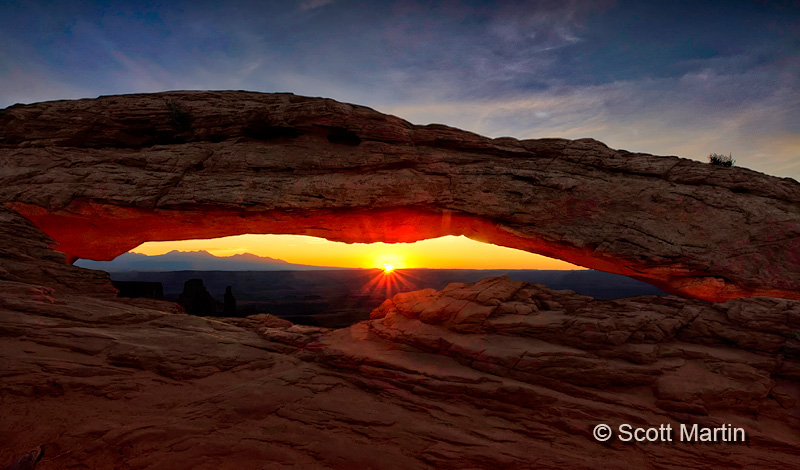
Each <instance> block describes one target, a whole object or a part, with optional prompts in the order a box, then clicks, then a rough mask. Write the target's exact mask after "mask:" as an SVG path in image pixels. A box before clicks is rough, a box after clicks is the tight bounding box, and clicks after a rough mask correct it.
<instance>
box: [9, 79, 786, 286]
mask: <svg viewBox="0 0 800 470" xmlns="http://www.w3.org/2000/svg"><path fill="white" fill-rule="evenodd" d="M0 202H2V203H3V204H4V205H5V206H6V207H9V208H12V209H14V210H16V211H17V212H19V213H20V214H22V215H24V216H25V217H27V218H28V219H30V220H31V221H32V222H33V223H34V224H36V225H37V226H38V227H39V228H40V229H42V230H43V231H44V232H45V233H47V234H48V235H49V236H50V237H52V238H53V239H54V240H55V241H56V242H57V247H56V248H57V249H58V250H59V251H62V252H64V253H66V254H67V257H68V259H70V260H74V259H76V258H78V257H81V258H89V259H97V260H103V259H111V258H113V257H115V256H117V255H119V254H121V253H123V252H125V251H127V250H129V249H131V248H133V247H135V246H137V245H138V244H140V243H142V242H144V241H148V240H177V239H188V238H211V237H218V236H224V235H234V234H240V233H294V234H308V235H315V236H321V237H325V238H328V239H331V240H338V241H345V242H372V241H387V242H401V241H414V240H419V239H424V238H430V237H436V236H441V235H467V236H469V237H472V238H475V239H479V240H482V241H488V242H490V243H494V244H497V245H504V246H510V247H514V248H518V249H522V250H527V251H532V252H535V253H539V254H543V255H546V256H551V257H554V258H559V259H563V260H566V261H569V262H572V263H575V264H579V265H582V266H586V267H589V268H594V269H600V270H604V271H609V272H614V273H618V274H624V275H628V276H631V277H634V278H637V279H640V280H643V281H646V282H650V283H652V284H654V285H656V286H658V287H660V288H662V289H664V290H666V291H668V292H672V293H677V294H681V295H685V296H690V297H696V298H701V299H706V300H714V301H722V300H726V299H731V298H737V297H743V296H758V295H767V296H773V297H785V298H791V299H800V184H798V183H797V182H796V181H794V180H791V179H780V178H775V177H771V176H767V175H763V174H761V173H757V172H754V171H750V170H747V169H743V168H730V169H729V168H718V167H714V166H711V165H707V164H704V163H699V162H695V161H692V160H687V159H681V158H677V157H655V156H652V155H646V154H635V153H629V152H626V151H622V150H613V149H610V148H608V147H607V146H605V145H604V144H602V143H600V142H597V141H594V140H591V139H581V140H575V141H570V140H564V139H538V140H521V141H520V140H516V139H512V138H500V139H489V138H486V137H481V136H479V135H476V134H472V133H469V132H465V131H460V130H458V129H454V128H450V127H446V126H442V125H428V126H415V125H412V124H410V123H408V122H406V121H403V120H402V119H399V118H397V117H394V116H388V115H384V114H381V113H378V112H377V111H374V110H372V109H369V108H365V107H361V106H355V105H349V104H344V103H338V102H336V101H333V100H328V99H321V98H306V97H300V96H295V95H291V94H261V93H250V92H234V91H226V92H168V93H157V94H142V95H123V96H108V97H100V98H98V99H93V100H76V101H56V102H47V103H38V104H34V105H29V106H22V105H15V106H12V107H10V108H7V109H5V110H3V112H2V114H0Z"/></svg>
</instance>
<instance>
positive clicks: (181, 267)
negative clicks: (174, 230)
mask: <svg viewBox="0 0 800 470" xmlns="http://www.w3.org/2000/svg"><path fill="white" fill-rule="evenodd" d="M75 265H76V266H80V267H82V268H87V269H98V270H101V271H106V272H110V273H111V272H126V271H150V272H154V271H155V272H160V271H311V270H319V269H347V268H331V267H326V266H309V265H305V264H292V263H289V262H286V261H284V260H282V259H275V258H269V257H267V256H257V255H254V254H251V253H243V254H240V255H233V256H214V255H212V254H211V253H209V252H207V251H177V250H173V251H170V252H169V253H166V254H163V255H156V256H148V255H143V254H140V253H125V254H122V255H119V256H118V257H116V258H115V259H114V260H113V261H92V260H88V259H80V260H78V261H76V262H75Z"/></svg>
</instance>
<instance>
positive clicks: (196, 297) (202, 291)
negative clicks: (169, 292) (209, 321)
mask: <svg viewBox="0 0 800 470" xmlns="http://www.w3.org/2000/svg"><path fill="white" fill-rule="evenodd" d="M177 302H178V304H180V306H181V307H183V308H184V310H186V312H187V313H191V314H192V315H202V316H210V315H216V314H218V313H221V312H222V311H223V308H224V306H223V305H221V304H220V302H219V301H218V300H217V299H215V298H214V297H212V296H211V294H210V293H209V292H208V289H206V286H205V285H203V280H202V279H189V280H188V281H186V282H185V283H184V284H183V292H181V294H180V295H179V296H178V300H177Z"/></svg>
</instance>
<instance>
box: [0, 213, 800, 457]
mask: <svg viewBox="0 0 800 470" xmlns="http://www.w3.org/2000/svg"><path fill="white" fill-rule="evenodd" d="M3 216H4V219H3V222H4V224H3V227H9V226H11V227H13V228H14V229H15V230H14V233H24V232H25V230H26V229H30V230H35V229H34V228H32V227H31V226H30V225H28V223H27V221H25V220H24V219H22V218H20V217H19V216H17V215H16V214H11V213H4V214H3ZM29 235H32V233H29ZM0 237H2V238H3V241H5V242H8V241H9V238H12V239H13V240H12V242H18V241H19V236H17V235H11V234H9V233H0ZM39 242H41V243H39ZM46 243H47V239H46V238H44V237H41V238H40V239H39V240H38V241H37V242H36V243H33V245H38V246H41V245H42V244H46ZM2 246H8V245H2ZM12 246H13V245H12ZM40 250H41V251H38V253H37V254H38V255H39V257H37V258H28V257H27V254H25V253H19V254H18V255H17V256H16V257H15V258H13V259H11V258H10V257H9V256H8V252H4V253H3V255H4V256H3V257H2V258H0V266H2V267H3V269H5V271H4V272H5V273H6V274H5V275H4V278H3V279H2V280H0V291H1V292H2V293H3V295H2V296H0V350H2V351H3V355H2V362H0V375H2V377H3V380H2V381H0V406H2V410H3V413H1V414H0V442H2V443H3V445H2V446H0V465H5V464H9V463H12V462H15V461H17V460H18V459H21V458H23V459H24V458H27V456H28V455H30V454H29V452H31V449H39V450H40V452H43V457H42V458H41V460H40V461H39V463H38V465H37V467H36V468H37V469H39V470H47V469H69V468H115V469H161V468H163V469H167V468H169V469H175V468H197V469H203V468H215V469H241V468H276V469H279V468H286V469H290V468H308V469H317V468H319V469H323V468H325V469H339V468H341V469H352V468H364V469H369V468H372V469H409V468H415V469H434V468H436V469H463V468H486V469H489V468H491V469H557V468H558V469H563V468H570V469H590V468H592V469H594V468H606V469H623V468H625V469H631V468H634V469H636V468H641V469H653V468H655V469H674V468H771V469H779V470H780V469H790V468H795V466H796V463H797V458H798V454H800V435H799V434H798V433H797V429H800V405H798V403H800V387H799V386H798V383H799V382H798V377H800V360H799V359H798V356H799V355H800V344H798V331H800V302H797V301H791V300H785V299H774V298H755V299H740V300H732V301H728V302H725V303H718V304H711V303H707V302H704V301H699V300H687V299H682V298H678V297H671V296H670V297H652V296H647V297H636V298H630V299H622V300H609V301H596V300H593V299H592V298H589V297H585V296H580V295H577V294H575V293H573V292H571V291H553V290H550V289H547V288H546V287H544V286H542V285H538V284H525V283H521V282H517V281H512V280H510V279H508V278H493V279H487V280H484V281H481V282H478V283H475V284H467V285H465V284H452V285H450V286H448V287H447V288H446V289H444V290H442V291H441V292H437V291H432V290H424V291H417V292H412V293H407V294H398V295H396V296H395V297H394V298H392V299H391V300H387V301H386V302H385V303H384V304H383V305H382V306H381V307H380V308H379V309H377V310H376V311H375V312H373V315H372V317H373V318H372V319H371V320H369V321H365V322H362V323H359V324H356V325H354V326H352V327H350V328H346V329H339V330H327V329H321V328H312V327H301V326H296V325H292V324H291V323H289V322H286V321H285V320H279V319H277V318H274V317H271V316H269V315H258V316H252V317H248V318H244V319H224V320H223V319H217V318H203V317H195V316H191V315H186V314H184V313H182V312H181V311H180V309H179V308H176V306H175V304H171V303H168V302H164V301H157V300H149V299H121V298H116V297H114V294H113V290H111V289H109V291H108V292H107V293H106V292H103V291H102V290H101V289H96V290H95V292H94V293H93V294H91V295H89V294H85V293H83V294H82V293H80V292H79V291H76V290H74V289H71V288H69V287H65V286H67V282H68V281H69V285H71V286H74V287H76V288H78V289H79V290H80V288H81V286H82V285H83V283H91V284H93V285H96V286H104V285H107V281H104V280H103V279H102V277H100V276H98V273H97V272H95V271H88V270H84V269H80V268H76V267H72V266H67V265H64V264H63V263H59V260H58V256H57V255H55V254H53V255H52V256H50V257H48V256H41V255H44V254H46V253H47V250H46V249H40ZM20 262H22V263H23V264H24V267H23V265H21V264H19V263H20ZM19 270H22V271H23V272H24V273H25V274H28V275H30V274H34V275H37V274H38V275H41V272H52V274H53V276H52V277H48V279H50V281H49V282H46V281H47V279H44V278H43V279H42V281H43V282H42V283H41V284H35V283H33V282H32V281H31V280H30V279H26V278H24V277H22V275H21V274H19ZM51 270H52V271H51ZM67 272H68V273H69V274H66V273H67ZM53 279H58V282H57V283H54V282H53V281H52V280H53ZM62 283H63V284H62ZM600 423H607V424H609V425H611V426H613V427H617V426H619V425H620V424H623V423H630V424H633V425H637V426H658V425H659V424H671V425H672V426H673V427H674V428H675V429H677V427H678V426H679V425H680V424H681V423H683V424H686V425H694V424H697V425H698V426H701V427H720V426H723V425H725V424H730V425H732V426H735V427H737V428H742V429H744V430H745V431H746V433H747V441H746V442H737V443H716V444H688V443H680V442H674V443H671V444H654V443H638V444H634V443H623V442H621V441H620V440H619V439H612V440H610V441H608V442H606V443H600V442H597V440H596V439H595V438H594V437H593V435H592V431H593V428H594V426H596V425H597V424H600ZM676 439H677V437H676ZM39 455H40V454H38V453H37V456H39Z"/></svg>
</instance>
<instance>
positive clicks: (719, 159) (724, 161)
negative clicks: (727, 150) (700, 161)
mask: <svg viewBox="0 0 800 470" xmlns="http://www.w3.org/2000/svg"><path fill="white" fill-rule="evenodd" d="M734 162H736V160H734V159H733V156H732V155H731V154H728V155H721V154H716V153H712V154H711V155H709V156H708V163H711V164H712V165H717V166H733V164H734Z"/></svg>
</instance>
